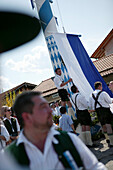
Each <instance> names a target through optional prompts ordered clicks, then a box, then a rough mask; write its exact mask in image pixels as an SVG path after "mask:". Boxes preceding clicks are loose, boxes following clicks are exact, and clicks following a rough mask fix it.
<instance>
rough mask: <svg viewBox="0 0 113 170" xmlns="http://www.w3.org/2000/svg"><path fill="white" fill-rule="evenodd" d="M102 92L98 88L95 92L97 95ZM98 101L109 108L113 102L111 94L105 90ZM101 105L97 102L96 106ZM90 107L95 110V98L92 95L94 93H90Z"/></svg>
mask: <svg viewBox="0 0 113 170" xmlns="http://www.w3.org/2000/svg"><path fill="white" fill-rule="evenodd" d="M99 92H100V90H98V89H96V90H95V91H94V92H93V94H94V96H95V97H96V96H97V94H98V93H99ZM98 102H99V103H100V104H101V105H102V106H103V107H105V108H109V107H110V104H111V103H112V99H111V98H110V96H109V94H108V93H106V92H105V91H103V92H102V93H101V94H100V95H99V97H98ZM99 107H100V105H99V104H98V103H97V105H96V108H99ZM89 108H90V109H92V110H95V100H94V99H93V97H92V94H91V95H90V98H89Z"/></svg>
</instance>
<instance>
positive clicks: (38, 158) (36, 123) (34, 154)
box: [5, 91, 106, 170]
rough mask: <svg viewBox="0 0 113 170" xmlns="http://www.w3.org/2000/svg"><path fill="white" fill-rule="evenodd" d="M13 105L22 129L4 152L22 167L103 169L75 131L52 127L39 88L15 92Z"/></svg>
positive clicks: (51, 121) (50, 116)
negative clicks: (19, 92)
mask: <svg viewBox="0 0 113 170" xmlns="http://www.w3.org/2000/svg"><path fill="white" fill-rule="evenodd" d="M13 109H14V112H15V113H16V116H17V118H18V120H19V122H20V124H21V126H22V127H23V130H22V131H21V132H20V135H19V138H18V139H17V140H16V141H14V142H13V143H11V144H10V145H9V146H8V147H7V148H6V149H5V153H10V154H11V155H13V157H14V158H15V159H16V160H17V162H18V163H19V164H20V165H22V167H24V166H26V167H28V168H29V169H30V170H36V169H37V167H38V169H42V170H44V169H46V170H49V169H66V168H67V169H77V170H78V169H80V168H84V169H86V170H106V167H105V166H104V165H103V164H102V163H101V162H98V160H97V159H96V157H95V156H94V154H93V153H92V152H91V151H90V150H89V149H88V148H87V147H86V146H85V145H84V143H83V142H82V141H81V140H80V139H79V138H78V137H77V136H76V135H75V134H73V133H66V132H59V131H57V130H55V129H54V127H53V126H52V125H53V120H52V110H51V108H50V106H49V104H48V102H47V101H46V100H45V99H44V98H43V97H42V96H41V95H40V92H36V91H26V92H23V93H22V94H20V95H18V96H17V98H16V100H15V103H14V105H13Z"/></svg>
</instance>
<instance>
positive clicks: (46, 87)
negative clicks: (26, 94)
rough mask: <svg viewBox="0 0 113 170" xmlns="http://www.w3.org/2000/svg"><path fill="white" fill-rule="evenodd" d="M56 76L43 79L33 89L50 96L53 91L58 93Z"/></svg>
mask: <svg viewBox="0 0 113 170" xmlns="http://www.w3.org/2000/svg"><path fill="white" fill-rule="evenodd" d="M53 79H54V77H51V78H49V79H47V80H44V81H42V82H41V83H40V84H39V85H38V86H36V87H35V88H34V89H33V91H40V92H42V96H48V95H51V94H53V93H57V91H58V90H57V88H56V86H55V84H54V81H53Z"/></svg>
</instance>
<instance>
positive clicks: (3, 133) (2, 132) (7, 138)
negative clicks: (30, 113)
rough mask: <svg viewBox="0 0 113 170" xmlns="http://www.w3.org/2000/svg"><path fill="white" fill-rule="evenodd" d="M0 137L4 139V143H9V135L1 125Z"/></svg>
mask: <svg viewBox="0 0 113 170" xmlns="http://www.w3.org/2000/svg"><path fill="white" fill-rule="evenodd" d="M1 135H2V136H4V137H5V139H6V141H9V139H10V135H9V133H8V131H7V129H6V127H5V126H4V125H1Z"/></svg>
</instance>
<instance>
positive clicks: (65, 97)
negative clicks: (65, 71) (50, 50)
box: [54, 68, 76, 119]
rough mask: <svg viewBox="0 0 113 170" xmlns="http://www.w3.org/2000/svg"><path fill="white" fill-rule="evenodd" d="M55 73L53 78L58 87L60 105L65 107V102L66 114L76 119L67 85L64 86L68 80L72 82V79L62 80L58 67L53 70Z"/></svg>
mask: <svg viewBox="0 0 113 170" xmlns="http://www.w3.org/2000/svg"><path fill="white" fill-rule="evenodd" d="M55 73H56V75H55V78H54V83H55V86H56V87H57V89H58V94H59V96H60V98H61V105H62V106H64V107H65V106H66V103H67V105H68V114H69V115H70V116H72V117H73V119H76V117H75V114H74V111H73V109H72V104H71V102H70V99H69V94H68V92H67V86H66V85H67V84H68V83H69V82H72V79H71V78H70V79H69V80H68V81H66V82H64V80H63V77H62V72H61V69H60V68H57V69H56V70H55Z"/></svg>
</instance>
